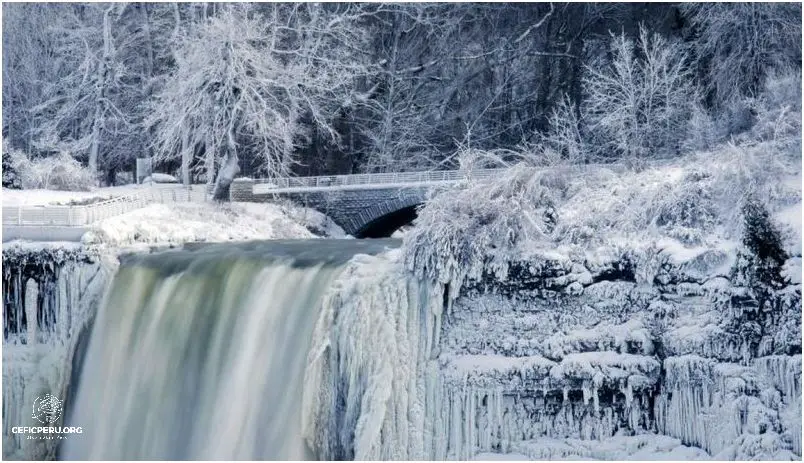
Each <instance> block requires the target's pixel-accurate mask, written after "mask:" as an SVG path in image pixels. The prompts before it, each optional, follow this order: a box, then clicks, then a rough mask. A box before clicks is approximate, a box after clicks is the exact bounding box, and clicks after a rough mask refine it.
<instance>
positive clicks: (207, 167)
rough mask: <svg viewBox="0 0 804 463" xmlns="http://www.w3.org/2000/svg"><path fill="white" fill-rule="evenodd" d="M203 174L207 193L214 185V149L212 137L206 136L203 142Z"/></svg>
mask: <svg viewBox="0 0 804 463" xmlns="http://www.w3.org/2000/svg"><path fill="white" fill-rule="evenodd" d="M204 172H205V174H206V180H207V191H210V190H211V189H212V188H213V187H214V185H215V149H214V148H213V147H212V135H210V134H207V136H206V141H205V142H204Z"/></svg>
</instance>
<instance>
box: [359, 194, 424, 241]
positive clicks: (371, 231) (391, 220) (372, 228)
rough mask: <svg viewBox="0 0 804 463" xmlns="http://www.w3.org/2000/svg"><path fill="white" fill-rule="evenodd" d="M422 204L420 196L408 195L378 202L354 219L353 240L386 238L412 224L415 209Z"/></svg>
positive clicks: (422, 200)
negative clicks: (356, 220)
mask: <svg viewBox="0 0 804 463" xmlns="http://www.w3.org/2000/svg"><path fill="white" fill-rule="evenodd" d="M423 202H424V198H423V197H422V196H420V195H409V196H404V197H399V198H396V199H393V200H389V201H378V202H376V203H374V204H372V205H370V206H368V207H366V209H365V210H364V211H361V213H360V214H358V216H357V217H356V219H358V220H359V222H357V223H355V226H354V230H355V231H354V232H353V235H354V237H355V238H386V237H389V236H391V235H392V234H393V233H394V232H395V231H396V230H398V229H399V228H401V227H403V226H404V225H408V224H410V223H412V222H413V220H414V219H415V218H416V216H417V209H418V207H419V206H421V205H422V203H423Z"/></svg>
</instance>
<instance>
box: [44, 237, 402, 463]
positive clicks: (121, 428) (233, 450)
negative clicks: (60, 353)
mask: <svg viewBox="0 0 804 463" xmlns="http://www.w3.org/2000/svg"><path fill="white" fill-rule="evenodd" d="M398 246H399V241H398V240H304V241H270V242H250V243H238V244H196V245H187V246H185V247H184V248H183V249H181V250H170V251H163V252H158V253H152V254H147V255H128V256H124V257H123V258H121V266H120V269H119V271H118V272H117V274H116V276H115V278H114V281H113V283H112V286H111V290H110V292H109V293H108V295H107V297H106V300H105V302H104V304H103V306H102V309H101V310H100V312H99V313H98V315H97V318H96V321H95V324H94V327H93V330H92V334H91V337H90V341H89V345H88V348H87V352H86V356H85V358H84V361H83V366H82V370H81V373H80V382H79V384H78V390H77V396H76V399H75V405H74V406H73V407H72V410H71V411H70V413H69V415H68V416H67V421H68V424H69V425H70V426H81V427H82V428H83V433H82V434H81V435H78V436H72V437H71V438H69V439H67V440H66V441H65V442H64V443H63V445H62V449H61V452H60V454H61V455H60V457H61V458H63V459H80V460H87V459H90V460H92V459H105V460H120V459H126V460H130V459H135V460H140V459H147V460H165V459H167V460H174V459H180V460H183V459H203V460H209V459H212V460H215V459H240V460H244V459H245V460H255V459H256V460H277V459H279V460H288V459H289V460H305V459H314V458H315V457H316V455H313V454H312V452H311V451H310V450H309V449H308V448H307V446H306V445H305V443H304V441H303V439H302V434H301V402H302V391H303V385H304V373H305V362H306V359H307V355H308V351H309V347H310V344H311V337H312V333H313V329H314V326H315V323H316V320H317V319H318V316H319V312H320V307H321V298H322V295H323V294H324V293H325V291H326V290H327V288H328V287H329V286H330V284H331V283H332V281H333V279H334V278H336V277H337V275H338V274H339V272H340V271H341V270H342V269H343V267H344V265H345V264H346V263H347V262H348V261H349V260H350V259H351V258H352V257H353V256H355V255H357V254H377V253H380V252H382V251H384V250H387V249H389V248H393V247H398Z"/></svg>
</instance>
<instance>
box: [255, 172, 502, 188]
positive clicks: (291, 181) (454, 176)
mask: <svg viewBox="0 0 804 463" xmlns="http://www.w3.org/2000/svg"><path fill="white" fill-rule="evenodd" d="M505 170H506V169H474V170H439V171H427V172H392V173H382V174H351V175H324V176H319V177H283V178H264V179H255V180H254V183H255V186H254V192H255V193H265V192H276V193H279V192H282V191H284V190H299V189H305V190H306V189H315V188H321V189H333V188H338V187H357V186H366V185H397V184H399V185H410V184H417V183H421V184H432V183H443V182H456V181H458V180H463V179H481V180H483V179H487V178H492V177H494V176H495V175H498V174H499V173H500V172H504V171H505Z"/></svg>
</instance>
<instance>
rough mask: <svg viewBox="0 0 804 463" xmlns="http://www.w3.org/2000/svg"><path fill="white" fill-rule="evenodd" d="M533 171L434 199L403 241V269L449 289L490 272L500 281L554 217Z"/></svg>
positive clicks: (503, 176) (517, 172)
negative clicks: (523, 248) (513, 259)
mask: <svg viewBox="0 0 804 463" xmlns="http://www.w3.org/2000/svg"><path fill="white" fill-rule="evenodd" d="M541 181H542V176H541V174H539V173H538V171H534V170H531V169H528V168H526V167H525V166H523V165H518V166H515V167H513V168H511V169H510V170H509V171H508V172H507V173H505V174H501V176H500V178H496V179H492V180H489V181H474V182H472V183H471V184H470V185H469V186H468V188H465V189H462V190H454V191H450V192H448V193H444V194H441V195H439V196H436V197H435V198H433V199H432V200H430V201H429V202H428V203H427V206H426V207H424V208H423V209H422V210H421V211H420V214H419V217H418V218H417V219H416V222H415V227H414V228H413V229H412V230H411V231H410V232H409V233H408V234H406V235H405V237H404V243H405V244H404V248H405V253H406V257H405V259H406V264H407V266H408V268H410V269H411V270H413V271H414V272H415V273H416V274H417V276H419V277H420V278H427V279H431V280H434V281H438V282H440V283H450V284H453V286H452V288H451V289H452V291H453V295H457V291H458V290H459V289H460V286H461V285H462V283H463V282H464V281H468V280H474V281H478V280H479V279H480V278H481V277H482V275H483V273H484V271H488V270H489V269H491V271H493V272H494V273H496V274H497V276H498V277H499V278H500V279H505V276H506V274H507V271H508V262H509V259H510V258H511V256H512V255H515V254H516V252H515V250H516V249H517V246H519V245H521V244H523V243H528V242H533V241H538V240H540V239H543V238H545V237H547V236H549V234H550V233H551V232H552V231H553V228H554V227H555V224H556V221H557V217H556V213H555V206H554V202H553V198H552V196H551V194H550V191H549V189H548V188H546V187H545V186H543V184H542V182H541Z"/></svg>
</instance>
